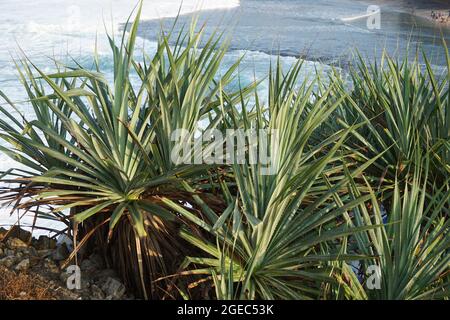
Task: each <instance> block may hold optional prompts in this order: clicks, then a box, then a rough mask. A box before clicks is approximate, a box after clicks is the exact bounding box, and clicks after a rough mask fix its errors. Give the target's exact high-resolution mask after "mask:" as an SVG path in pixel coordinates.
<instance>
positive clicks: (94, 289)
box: [91, 284, 105, 300]
mask: <svg viewBox="0 0 450 320" xmlns="http://www.w3.org/2000/svg"><path fill="white" fill-rule="evenodd" d="M91 297H92V300H104V299H105V293H104V292H103V290H102V289H100V287H99V286H97V285H96V284H93V285H92V286H91Z"/></svg>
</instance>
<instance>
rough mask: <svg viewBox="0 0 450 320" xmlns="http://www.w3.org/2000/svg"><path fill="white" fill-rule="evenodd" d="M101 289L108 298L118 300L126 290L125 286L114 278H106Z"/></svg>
mask: <svg viewBox="0 0 450 320" xmlns="http://www.w3.org/2000/svg"><path fill="white" fill-rule="evenodd" d="M102 290H103V291H104V292H105V295H106V296H107V297H106V299H108V300H119V299H121V298H122V297H123V296H124V295H125V292H126V288H125V286H124V285H123V284H122V282H120V281H119V280H117V279H115V278H108V279H107V280H106V282H105V283H104V284H103V285H102Z"/></svg>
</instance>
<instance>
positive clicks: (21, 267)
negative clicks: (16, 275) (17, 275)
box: [14, 259, 30, 271]
mask: <svg viewBox="0 0 450 320" xmlns="http://www.w3.org/2000/svg"><path fill="white" fill-rule="evenodd" d="M29 268H30V259H23V260H22V261H20V262H19V263H18V264H17V265H16V267H15V268H14V269H15V270H16V271H27V270H28V269H29Z"/></svg>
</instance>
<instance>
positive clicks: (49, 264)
mask: <svg viewBox="0 0 450 320" xmlns="http://www.w3.org/2000/svg"><path fill="white" fill-rule="evenodd" d="M44 268H45V269H46V270H47V271H48V272H50V273H59V268H58V266H57V265H56V263H55V262H54V261H53V260H51V259H49V258H46V259H45V260H44Z"/></svg>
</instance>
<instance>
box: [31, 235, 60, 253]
mask: <svg viewBox="0 0 450 320" xmlns="http://www.w3.org/2000/svg"><path fill="white" fill-rule="evenodd" d="M33 246H34V247H35V248H36V249H37V250H53V249H55V248H56V240H54V239H52V238H49V237H47V236H40V237H39V239H37V240H33Z"/></svg>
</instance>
